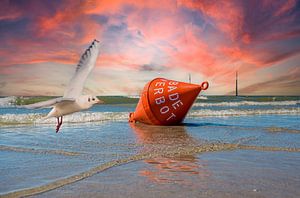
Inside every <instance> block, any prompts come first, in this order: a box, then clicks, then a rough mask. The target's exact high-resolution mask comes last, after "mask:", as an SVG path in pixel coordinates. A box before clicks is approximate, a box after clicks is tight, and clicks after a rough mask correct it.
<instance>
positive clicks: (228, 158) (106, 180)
mask: <svg viewBox="0 0 300 198" xmlns="http://www.w3.org/2000/svg"><path fill="white" fill-rule="evenodd" d="M270 155H272V158H271V159H268V158H269V156H270ZM299 157H300V154H299V153H287V152H279V153H276V154H274V153H273V152H261V151H259V152H257V151H245V150H236V151H224V152H213V153H205V154H200V155H199V154H196V155H185V156H181V157H171V158H169V157H168V158H163V157H160V158H152V159H148V160H142V161H138V162H133V163H129V164H125V165H122V166H118V167H113V168H111V169H108V170H106V171H104V172H102V173H100V174H96V175H94V176H92V177H89V178H87V179H84V180H81V181H78V182H76V183H73V184H70V185H66V186H64V187H61V188H58V189H55V190H53V191H49V192H46V193H43V194H40V195H36V196H33V197H146V198H148V197H149V198H150V197H151V198H152V197H275V198H276V197H278V198H279V197H295V198H296V197H299V196H300V191H299V187H300V186H299V185H300V180H299V178H300V167H299V166H298V164H299V163H300V158H299ZM291 159H292V160H291ZM295 159H296V160H295ZM270 164H274V165H272V166H270ZM291 167H293V168H292V169H291Z"/></svg>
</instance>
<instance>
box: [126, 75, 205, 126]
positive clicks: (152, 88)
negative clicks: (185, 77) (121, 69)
mask: <svg viewBox="0 0 300 198" xmlns="http://www.w3.org/2000/svg"><path fill="white" fill-rule="evenodd" d="M207 88H208V82H203V83H202V84H201V85H196V84H190V83H184V82H178V81H174V80H168V79H164V78H156V79H154V80H152V81H150V82H148V83H147V84H146V86H145V87H144V90H143V92H142V94H141V98H140V100H139V102H138V104H137V107H136V109H135V112H132V113H130V114H129V122H142V123H146V124H152V125H176V124H179V123H181V122H182V121H183V120H184V118H185V116H186V114H187V113H188V111H189V109H190V108H191V106H192V104H193V103H194V101H195V100H196V98H197V96H198V94H199V93H200V91H201V90H206V89H207Z"/></svg>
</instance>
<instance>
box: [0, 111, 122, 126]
mask: <svg viewBox="0 0 300 198" xmlns="http://www.w3.org/2000/svg"><path fill="white" fill-rule="evenodd" d="M45 116H46V115H45V114H40V113H29V114H3V115H0V125H1V124H2V125H10V124H11V125H13V124H52V123H56V119H54V118H48V119H44V117H45ZM127 119H128V113H127V112H95V113H86V112H80V113H74V114H71V115H67V116H64V122H65V123H84V122H101V121H124V120H127Z"/></svg>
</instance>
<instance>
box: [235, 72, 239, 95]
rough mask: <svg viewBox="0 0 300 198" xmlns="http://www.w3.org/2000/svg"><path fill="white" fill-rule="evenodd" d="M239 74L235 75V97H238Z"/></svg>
mask: <svg viewBox="0 0 300 198" xmlns="http://www.w3.org/2000/svg"><path fill="white" fill-rule="evenodd" d="M238 95H239V93H238V72H237V71H236V73H235V96H238Z"/></svg>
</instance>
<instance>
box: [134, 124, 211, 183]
mask: <svg viewBox="0 0 300 198" xmlns="http://www.w3.org/2000/svg"><path fill="white" fill-rule="evenodd" d="M131 127H132V129H133V131H134V132H135V134H136V137H137V141H138V142H139V143H140V144H142V145H144V148H143V151H146V152H151V153H153V152H154V153H156V154H160V153H164V152H168V151H171V152H172V151H176V150H180V147H182V148H186V147H193V146H197V145H198V146H199V144H201V141H196V140H195V139H193V138H192V137H191V136H190V135H189V134H188V133H187V132H186V128H185V126H168V127H166V126H150V125H144V124H139V123H138V124H131ZM203 143H204V141H203ZM144 162H145V163H147V164H149V165H151V168H147V167H145V169H143V170H140V171H139V174H140V175H141V176H145V177H147V178H148V179H149V180H150V181H152V182H155V183H180V184H185V185H191V184H192V183H191V182H190V181H192V180H189V179H188V178H190V177H198V179H199V178H200V179H204V178H207V177H209V176H210V173H209V172H208V169H206V168H205V166H204V165H202V164H203V163H202V162H200V161H199V158H197V157H196V156H195V155H193V154H179V155H175V156H168V157H155V158H151V159H145V160H144Z"/></svg>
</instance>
